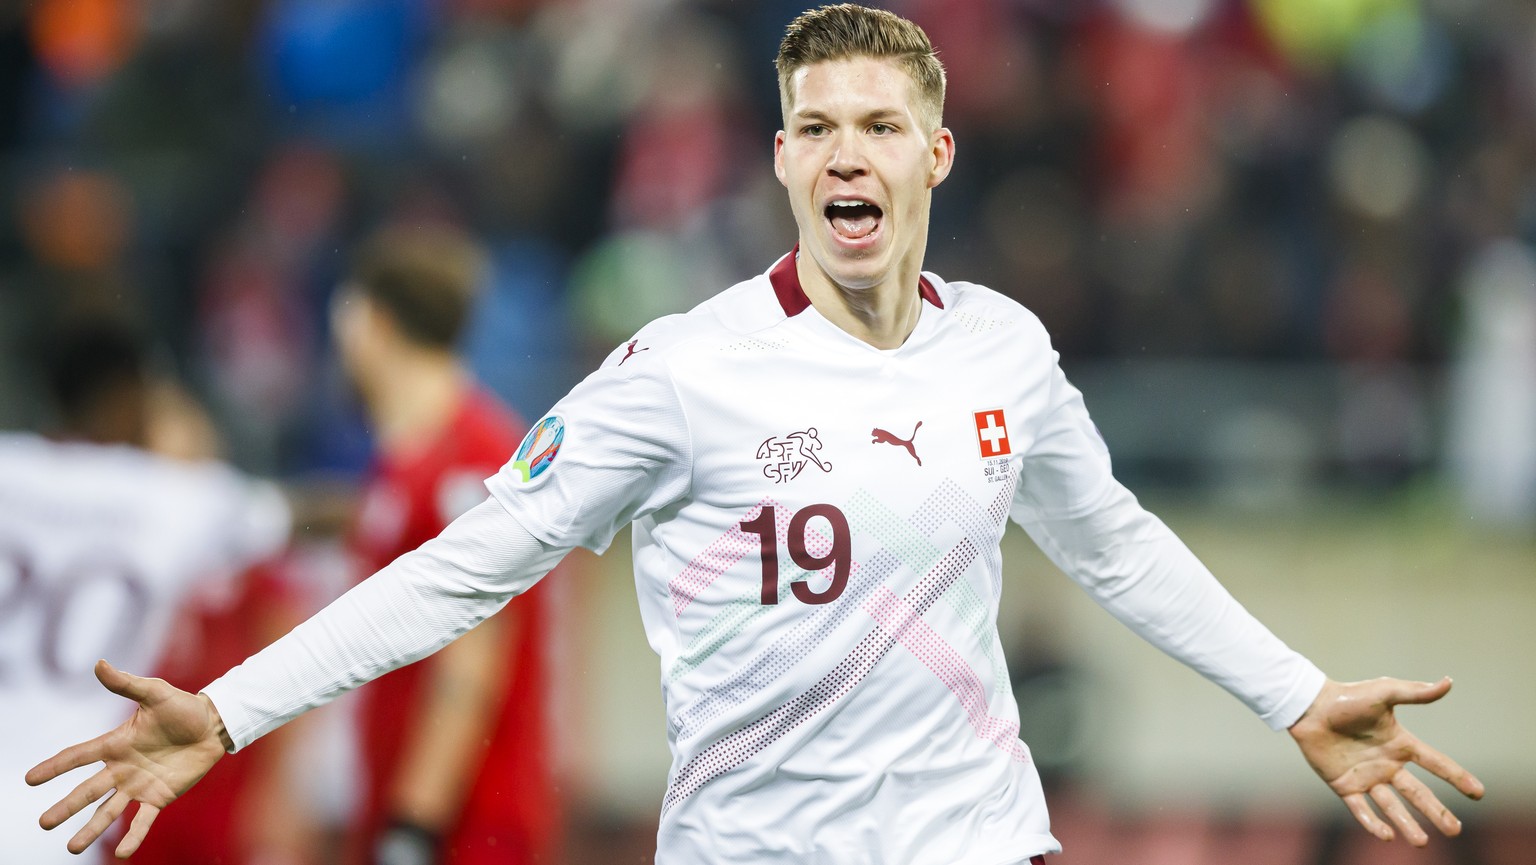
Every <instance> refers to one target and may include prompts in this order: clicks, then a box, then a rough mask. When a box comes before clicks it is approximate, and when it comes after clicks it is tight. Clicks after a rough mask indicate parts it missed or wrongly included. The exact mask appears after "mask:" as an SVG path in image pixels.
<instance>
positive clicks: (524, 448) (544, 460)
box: [512, 414, 565, 483]
mask: <svg viewBox="0 0 1536 865" xmlns="http://www.w3.org/2000/svg"><path fill="white" fill-rule="evenodd" d="M563 441H565V421H564V420H561V419H560V416H559V415H553V414H552V415H550V416H549V417H546V418H544V419H543V420H541V421H539V422H538V423H537V424H534V427H533V429H531V430H529V431H528V435H526V436H524V437H523V443H522V444H520V445H518V447H517V455H516V456H514V457H513V458H512V468H514V469H517V473H518V475H520V476H521V477H522V479H523V483H527V482H529V481H531V480H533V479H534V478H536V477H538V476H539V475H541V474H543V473H544V471H545V469H548V468H549V467H550V465H551V464H553V463H554V461H555V457H556V456H558V455H559V453H560V443H561V442H563Z"/></svg>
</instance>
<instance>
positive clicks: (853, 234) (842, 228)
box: [823, 201, 884, 240]
mask: <svg viewBox="0 0 1536 865" xmlns="http://www.w3.org/2000/svg"><path fill="white" fill-rule="evenodd" d="M823 213H824V214H825V215H826V218H827V221H828V222H830V223H831V224H832V231H833V232H835V233H836V234H837V235H839V236H840V237H843V238H846V239H848V240H862V239H863V238H866V237H869V236H870V235H871V234H874V233H875V231H876V230H877V229H878V228H879V227H880V219H881V217H882V216H884V213H883V212H882V211H881V210H880V208H879V207H876V206H875V205H873V204H870V203H869V202H867V201H833V202H829V203H828V204H827V206H826V208H825V209H824V210H823Z"/></svg>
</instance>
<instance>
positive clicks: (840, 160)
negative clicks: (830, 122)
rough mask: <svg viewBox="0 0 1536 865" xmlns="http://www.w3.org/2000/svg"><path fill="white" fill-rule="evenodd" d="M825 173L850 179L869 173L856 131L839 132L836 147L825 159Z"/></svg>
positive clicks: (867, 163)
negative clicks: (828, 157) (829, 156)
mask: <svg viewBox="0 0 1536 865" xmlns="http://www.w3.org/2000/svg"><path fill="white" fill-rule="evenodd" d="M827 173H828V174H830V175H832V176H833V177H836V178H838V179H839V180H850V179H852V178H854V177H859V176H861V175H864V174H868V173H869V162H868V160H867V159H866V156H865V153H864V144H863V142H862V141H861V140H860V137H859V135H858V133H857V132H848V131H845V132H841V133H839V135H838V139H837V148H836V149H835V150H833V151H832V156H831V158H830V159H828V160H827Z"/></svg>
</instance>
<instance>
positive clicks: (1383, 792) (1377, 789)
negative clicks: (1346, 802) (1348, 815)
mask: <svg viewBox="0 0 1536 865" xmlns="http://www.w3.org/2000/svg"><path fill="white" fill-rule="evenodd" d="M1371 801H1372V802H1375V803H1376V807H1377V808H1380V809H1381V813H1383V814H1385V815H1387V819H1388V820H1391V821H1392V824H1393V825H1394V826H1396V827H1397V828H1398V829H1400V830H1402V833H1403V837H1404V838H1407V839H1408V843H1409V844H1412V845H1413V846H1415V847H1423V846H1424V845H1425V844H1428V843H1429V834H1428V833H1426V832H1425V831H1424V827H1422V826H1420V825H1419V821H1417V820H1415V819H1413V815H1412V814H1410V813H1408V806H1406V805H1404V804H1403V800H1401V799H1399V798H1397V794H1395V793H1393V792H1392V788H1391V787H1388V786H1387V785H1386V784H1377V785H1376V786H1374V787H1372V788H1371Z"/></svg>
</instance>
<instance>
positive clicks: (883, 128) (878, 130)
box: [869, 123, 896, 135]
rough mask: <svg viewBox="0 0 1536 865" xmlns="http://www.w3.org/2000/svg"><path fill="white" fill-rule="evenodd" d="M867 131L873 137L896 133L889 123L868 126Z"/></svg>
mask: <svg viewBox="0 0 1536 865" xmlns="http://www.w3.org/2000/svg"><path fill="white" fill-rule="evenodd" d="M869 131H870V132H871V133H873V134H875V135H890V134H891V133H893V132H895V131H896V127H894V126H892V125H891V124H889V123H875V124H871V125H870V127H869Z"/></svg>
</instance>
